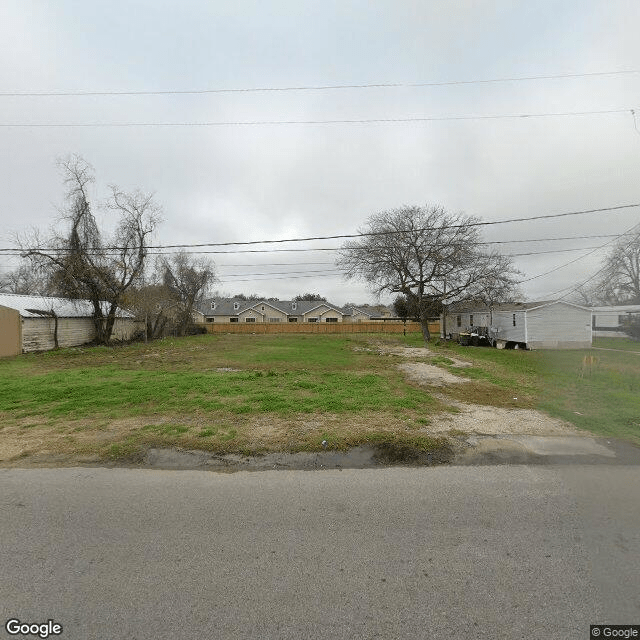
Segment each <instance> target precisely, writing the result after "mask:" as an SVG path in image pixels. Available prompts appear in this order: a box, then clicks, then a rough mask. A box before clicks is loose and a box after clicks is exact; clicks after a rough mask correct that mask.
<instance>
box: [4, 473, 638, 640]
mask: <svg viewBox="0 0 640 640" xmlns="http://www.w3.org/2000/svg"><path fill="white" fill-rule="evenodd" d="M639 504H640V466H637V465H635V464H597V465H584V464H558V465H534V466H527V465H520V466H510V465H503V466H490V465H488V466H451V467H435V468H383V469H345V470H342V471H340V470H319V471H262V472H253V473H252V472H239V473H233V474H225V473H213V472H206V471H167V470H136V469H103V468H72V469H2V470H0V509H1V513H2V518H1V519H0V539H1V544H0V567H1V569H2V572H1V575H0V607H1V609H2V615H3V620H2V625H3V631H2V633H4V636H5V637H25V636H10V635H9V634H8V633H7V632H6V631H5V630H4V623H5V621H6V620H8V619H10V618H15V619H19V620H20V621H21V622H24V623H35V622H46V621H47V620H48V619H52V620H54V621H55V623H60V624H61V625H62V626H63V631H62V635H61V636H51V637H60V638H62V639H63V640H72V639H78V640H91V639H93V638H96V639H97V638H99V639H109V640H111V639H120V638H122V639H127V640H130V639H137V640H146V639H152V638H153V639H154V640H157V639H164V638H167V639H169V638H171V639H182V638H185V639H186V638H198V639H200V638H203V639H205V638H206V639H209V638H261V639H264V638H296V639H299V638H345V639H346V638H349V639H353V638H384V639H388V638H433V639H436V640H437V639H440V638H455V639H459V638H527V639H529V638H545V639H547V638H558V639H562V640H567V639H572V638H576V639H586V638H588V637H589V624H596V623H605V622H606V623H619V624H631V623H635V624H639V623H640V588H639V587H640V577H639V576H640V509H639V508H638V505H639ZM0 637H2V636H0ZM28 637H29V638H34V637H36V636H28Z"/></svg>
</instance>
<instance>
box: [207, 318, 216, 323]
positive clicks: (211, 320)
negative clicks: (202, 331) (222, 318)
mask: <svg viewBox="0 0 640 640" xmlns="http://www.w3.org/2000/svg"><path fill="white" fill-rule="evenodd" d="M207 322H215V318H207Z"/></svg>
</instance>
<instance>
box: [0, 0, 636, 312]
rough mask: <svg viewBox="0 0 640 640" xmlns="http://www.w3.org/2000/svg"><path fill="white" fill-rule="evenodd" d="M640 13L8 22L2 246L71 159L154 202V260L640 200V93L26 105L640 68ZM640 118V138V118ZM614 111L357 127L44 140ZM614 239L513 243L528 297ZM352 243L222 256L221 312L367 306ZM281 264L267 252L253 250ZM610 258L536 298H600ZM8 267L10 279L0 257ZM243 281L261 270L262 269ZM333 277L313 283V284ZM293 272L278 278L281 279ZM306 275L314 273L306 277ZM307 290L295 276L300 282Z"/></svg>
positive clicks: (145, 9) (51, 17) (356, 12)
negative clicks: (346, 261)
mask: <svg viewBox="0 0 640 640" xmlns="http://www.w3.org/2000/svg"><path fill="white" fill-rule="evenodd" d="M639 24H640V3H638V0H607V1H606V2H605V1H604V0H580V1H577V0H576V1H564V2H560V1H556V0H553V1H552V0H538V1H537V2H524V1H522V0H518V1H516V0H511V1H508V0H495V1H493V2H492V1H489V0H487V1H484V2H483V1H480V0H478V1H475V2H474V1H471V0H468V1H465V0H458V1H457V2H451V0H438V1H429V0H422V1H420V2H417V1H415V2H413V1H412V2H410V1H406V2H402V1H398V0H395V1H388V2H372V1H371V0H368V1H366V2H364V1H363V2H349V1H348V0H341V1H338V2H332V1H330V0H327V1H325V2H305V1H304V0H295V1H291V2H268V1H267V2H265V1H264V0H261V1H260V2H257V1H256V2H250V1H245V2H238V1H237V0H236V1H234V2H231V1H229V2H227V1H221V0H214V1H212V0H209V1H207V2H205V1H204V0H202V1H196V0H192V1H189V0H183V1H181V2H162V1H160V0H146V1H142V0H126V1H125V0H111V1H110V2H108V3H107V2H100V3H97V2H77V1H75V0H73V1H72V0H56V2H42V1H35V0H3V1H2V2H1V3H0V51H1V55H0V94H5V95H1V96H0V124H2V126H1V127H0V141H1V142H0V154H1V155H0V185H1V189H0V211H2V223H3V224H2V229H1V232H0V242H1V243H2V247H9V246H11V245H12V242H13V240H12V238H13V236H14V234H15V233H20V232H23V231H25V230H26V229H28V228H30V227H39V228H42V229H46V228H47V227H48V226H49V225H50V224H52V223H53V222H54V220H55V216H56V215H57V213H56V207H59V206H60V205H61V204H62V203H63V198H64V190H63V185H62V182H61V177H60V174H59V171H58V169H57V167H56V158H57V157H61V156H65V155H68V154H71V153H76V154H80V155H81V156H83V157H84V158H85V159H86V160H87V161H89V162H90V163H91V164H92V165H93V166H94V167H95V171H96V185H95V189H94V191H93V194H92V195H93V197H94V198H95V199H96V201H99V200H100V199H102V198H104V197H105V196H106V193H107V185H108V184H112V183H114V184H117V185H118V186H120V187H121V188H123V189H125V190H129V189H135V188H139V189H141V190H142V191H145V192H154V193H155V197H156V200H157V202H158V203H159V204H160V205H161V206H162V208H163V216H164V222H163V224H162V225H161V226H160V227H159V229H158V233H157V236H156V238H155V241H156V242H157V243H158V244H178V243H185V244H193V243H205V242H210V243H215V242H232V241H246V240H265V239H280V238H293V237H301V236H325V235H337V234H344V233H353V232H355V231H357V229H358V228H359V227H362V226H363V224H364V223H365V221H366V219H367V217H368V216H369V215H371V214H372V213H374V212H376V211H380V210H383V209H388V208H394V207H399V206H402V205H405V204H411V205H414V204H415V205H422V204H426V203H434V204H440V205H443V206H444V207H446V208H447V209H450V210H451V211H462V212H464V213H466V214H470V215H477V216H480V217H482V218H484V219H485V220H501V219H508V218H514V217H527V216H536V215H545V214H553V213H562V212H568V211H579V210H584V209H594V208H605V207H612V206H616V205H621V204H630V203H636V202H640V131H639V130H640V73H635V74H634V73H629V74H618V75H604V76H590V77H581V78H557V79H546V80H529V81H510V82H496V83H472V84H451V85H446V86H421V87H408V86H400V87H380V88H366V89H365V88H359V89H356V88H353V89H328V90H318V91H315V90H312V91H269V92H229V93H199V94H180V93H178V94H165V95H134V96H131V95H101V96H99V95H93V96H77V95H76V96H33V95H32V96H9V95H6V94H9V93H42V92H45V93H46V92H119V91H120V92H121V91H131V92H144V91H177V92H179V91H198V90H207V89H251V88H284V87H300V86H306V87H315V86H326V85H354V84H358V85H361V84H378V83H398V84H403V85H406V84H415V83H438V82H443V83H444V82H450V81H460V80H464V81H467V80H487V79H498V78H522V77H527V76H548V75H563V74H581V73H584V74H588V73H594V72H611V71H622V70H626V71H629V70H640V38H639V37H638V25H639ZM632 109H636V110H637V111H638V116H637V120H638V122H637V123H636V125H637V128H636V126H634V118H633V115H632V113H631V110H632ZM609 110H612V111H619V113H607V114H593V115H579V116H578V115H574V116H547V117H540V118H533V117H530V118H512V119H509V118H501V119H484V120H439V121H427V122H395V123H350V124H346V123H345V124H265V125H242V124H218V125H215V126H171V127H169V126H130V127H104V126H101V127H98V126H90V127H43V126H29V127H24V126H5V125H44V124H48V125H51V124H65V125H67V124H97V123H101V124H106V123H149V124H154V123H155V124H157V123H202V122H209V123H231V122H233V123H238V122H248V121H261V122H264V121H289V122H290V121H309V120H314V121H317V120H366V119H403V118H429V117H451V116H487V115H492V116H493V115H523V114H542V113H547V114H548V113H558V112H562V113H566V112H584V111H609ZM639 222H640V208H634V209H626V210H621V211H618V212H607V213H598V214H588V215H581V216H573V217H566V218H560V219H556V220H550V221H537V222H526V223H517V224H516V223H511V224H504V225H497V226H491V227H487V231H486V234H485V236H486V239H487V240H491V241H495V240H501V241H506V240H530V239H537V238H557V237H565V236H577V235H604V234H622V233H623V232H624V231H626V230H627V229H629V228H630V227H632V226H633V225H634V224H637V223H639ZM607 240H608V238H591V239H582V240H562V241H548V242H522V243H513V244H504V245H501V247H502V250H503V251H504V252H505V253H529V252H540V251H551V250H553V249H570V248H582V247H584V248H585V249H583V250H582V251H572V252H564V253H547V254H538V255H533V256H522V257H518V258H516V264H517V266H518V267H519V268H520V270H522V271H523V272H524V273H525V274H526V275H525V278H531V277H533V276H536V275H538V274H541V273H544V272H546V271H549V270H551V269H553V268H555V267H557V266H559V265H563V264H564V263H566V262H568V261H570V260H574V259H575V258H578V257H580V256H582V255H584V254H586V253H588V251H590V249H586V247H597V246H600V245H602V244H604V243H605V242H607ZM338 245H339V242H337V241H326V242H313V243H303V244H291V245H284V247H280V248H296V247H297V248H305V249H309V250H308V251H304V252H274V253H264V254H260V253H244V254H243V253H234V254H228V255H215V256H212V257H214V258H215V261H216V264H217V269H218V273H219V277H220V280H221V282H220V283H219V284H218V285H217V286H218V288H219V290H220V291H221V292H224V293H227V294H233V293H237V292H240V291H243V292H245V293H252V292H257V293H260V294H263V295H265V296H276V297H279V298H281V299H286V298H290V297H291V296H293V295H295V294H297V293H301V292H304V291H314V292H319V293H322V294H323V295H325V296H326V297H327V298H329V299H330V300H332V301H333V302H335V303H338V304H342V303H344V302H347V301H355V302H364V301H367V300H369V301H372V296H371V294H370V293H369V292H368V290H367V286H366V283H354V282H348V283H347V282H345V281H344V280H342V279H341V277H340V276H339V275H337V274H335V273H334V272H333V270H334V269H335V266H334V264H333V260H334V258H335V254H334V253H332V252H330V251H311V250H310V249H312V248H319V247H329V248H331V247H337V246H338ZM253 248H254V249H255V248H268V246H267V247H265V246H264V245H262V246H257V247H253ZM605 252H606V249H602V250H599V251H596V252H594V253H593V254H591V255H589V256H586V257H585V258H584V259H582V260H579V261H577V262H575V263H574V264H572V265H569V266H567V267H564V268H562V269H559V270H557V271H555V272H554V273H552V274H549V275H548V276H544V277H540V278H536V279H534V280H531V281H530V282H528V283H526V284H524V285H523V287H522V288H523V289H524V292H525V294H526V296H527V297H528V298H529V299H542V298H547V297H549V296H550V295H551V294H553V293H554V292H556V291H558V290H561V289H563V288H564V287H568V286H569V285H572V284H577V283H579V282H580V281H582V280H585V279H587V278H588V277H589V276H590V275H591V274H593V273H594V272H595V271H597V269H598V268H599V265H600V261H601V259H602V257H603V256H604V255H605ZM0 260H1V264H0V268H1V269H7V268H9V267H11V265H12V264H13V263H12V262H11V259H10V258H8V257H0ZM245 265H246V266H245ZM309 271H319V272H320V273H317V274H314V275H313V277H305V278H302V277H298V276H301V275H304V272H309ZM266 273H276V274H277V275H274V276H272V277H269V276H265V275H252V274H266ZM307 275H308V274H307ZM294 276H296V277H294Z"/></svg>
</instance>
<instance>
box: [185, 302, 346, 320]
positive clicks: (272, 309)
mask: <svg viewBox="0 0 640 640" xmlns="http://www.w3.org/2000/svg"><path fill="white" fill-rule="evenodd" d="M194 315H195V316H196V317H195V319H196V321H197V322H216V323H219V322H245V323H250V322H343V321H344V320H345V316H346V313H345V311H344V310H343V309H341V308H340V307H338V306H336V305H333V304H331V303H330V302H319V301H312V302H311V301H306V300H303V301H295V300H277V301H273V300H240V299H238V298H211V299H208V300H205V301H204V302H203V303H202V304H201V305H200V306H199V307H198V309H197V311H196V312H195V314H194Z"/></svg>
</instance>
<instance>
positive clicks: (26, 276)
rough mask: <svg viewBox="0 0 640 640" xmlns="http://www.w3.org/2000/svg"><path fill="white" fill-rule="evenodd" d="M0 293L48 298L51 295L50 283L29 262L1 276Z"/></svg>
mask: <svg viewBox="0 0 640 640" xmlns="http://www.w3.org/2000/svg"><path fill="white" fill-rule="evenodd" d="M0 291H2V292H4V293H21V294H23V295H37V296H46V295H49V294H50V293H51V290H50V287H49V283H48V282H47V280H46V278H44V277H42V274H40V273H39V272H38V271H37V270H36V269H34V268H32V266H31V265H30V264H29V263H28V262H23V263H21V264H20V265H18V266H17V267H16V268H15V269H13V270H12V271H8V272H6V273H4V274H2V275H0Z"/></svg>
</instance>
